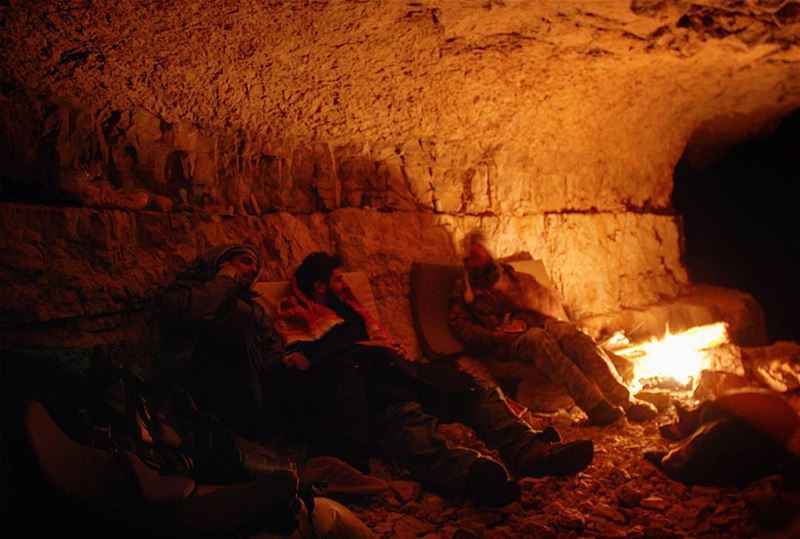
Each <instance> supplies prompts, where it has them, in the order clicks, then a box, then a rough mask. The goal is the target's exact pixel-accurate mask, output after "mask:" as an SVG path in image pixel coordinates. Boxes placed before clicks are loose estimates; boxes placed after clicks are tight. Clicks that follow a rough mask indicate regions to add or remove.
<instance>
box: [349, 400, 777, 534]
mask: <svg viewBox="0 0 800 539" xmlns="http://www.w3.org/2000/svg"><path fill="white" fill-rule="evenodd" d="M531 419H532V420H533V421H536V422H538V423H539V424H543V423H545V422H546V421H550V422H552V423H554V424H556V425H557V426H558V428H559V430H560V431H561V433H562V435H563V437H564V438H565V439H566V440H574V439H577V438H591V439H592V440H594V442H595V451H596V453H595V459H594V462H593V463H592V464H591V465H590V466H589V467H588V468H587V469H586V470H585V471H584V472H583V473H580V474H579V475H577V476H576V477H570V478H563V479H562V478H544V479H523V480H522V481H521V486H522V499H521V500H520V501H519V502H518V503H513V504H510V505H508V506H507V507H504V508H501V509H486V508H478V507H474V506H472V505H470V503H469V502H465V503H463V504H459V503H457V501H452V500H447V499H443V498H441V497H440V496H437V495H435V494H431V493H428V492H424V491H421V489H420V485H419V483H417V482H415V481H410V480H395V481H393V482H392V487H393V492H392V493H391V494H389V495H388V496H387V497H386V498H385V499H376V500H373V501H371V502H369V503H367V504H366V505H351V507H353V509H354V511H355V512H356V513H357V514H358V515H359V516H360V517H361V518H362V519H363V520H364V521H365V522H366V523H367V524H368V525H369V526H370V527H371V528H372V530H373V531H374V532H375V533H376V534H377V535H378V536H379V537H387V538H388V537H400V538H405V537H426V538H431V539H432V538H434V537H444V538H462V539H465V538H473V537H487V538H494V537H496V538H520V537H606V538H615V537H620V538H622V537H643V538H645V537H646V538H656V537H756V536H764V537H769V536H770V532H767V531H766V530H764V529H762V528H760V527H759V524H758V523H757V522H756V520H755V518H754V516H753V513H752V512H751V511H749V510H748V506H747V499H748V498H752V495H751V491H752V490H753V486H751V487H750V488H749V489H747V490H745V491H742V490H736V489H730V488H716V487H702V486H687V485H683V484H681V483H678V482H675V481H672V480H670V479H669V478H667V477H666V476H664V475H663V474H661V473H660V472H659V471H658V470H657V469H656V468H655V467H653V466H652V465H651V464H649V463H648V462H647V461H645V460H644V458H643V453H644V452H645V451H646V450H650V449H660V450H666V449H668V448H669V447H670V443H669V442H668V441H666V440H664V439H662V438H661V437H660V435H659V433H658V424H659V423H662V422H665V421H666V420H667V419H668V416H667V415H666V414H662V416H661V417H659V419H658V420H657V421H653V422H650V423H647V424H644V425H641V424H626V423H622V424H617V425H613V426H611V427H606V428H594V427H582V426H577V425H572V424H570V423H572V418H571V417H570V416H568V415H567V414H565V413H563V412H562V413H561V414H559V415H555V416H550V417H548V418H544V417H536V416H534V417H532V418H531ZM442 428H443V430H444V431H445V433H446V434H447V435H448V436H449V437H451V438H454V439H455V440H458V441H461V442H462V443H467V444H472V445H475V444H476V443H477V444H479V442H475V441H474V438H471V437H470V436H471V435H470V433H469V431H468V430H467V429H465V428H463V427H460V426H458V425H446V426H443V427H442ZM380 473H381V472H379V474H380ZM783 536H784V535H781V537H783Z"/></svg>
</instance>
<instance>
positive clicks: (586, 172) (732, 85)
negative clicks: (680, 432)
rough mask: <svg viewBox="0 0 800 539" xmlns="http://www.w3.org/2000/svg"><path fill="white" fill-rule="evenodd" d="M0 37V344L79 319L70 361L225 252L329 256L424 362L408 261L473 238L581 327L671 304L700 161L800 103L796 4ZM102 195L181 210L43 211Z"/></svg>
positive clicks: (715, 2)
mask: <svg viewBox="0 0 800 539" xmlns="http://www.w3.org/2000/svg"><path fill="white" fill-rule="evenodd" d="M0 21H1V22H2V28H3V29H4V32H3V37H0V58H1V59H2V110H0V154H1V156H2V159H1V160H0V167H2V174H1V175H2V176H3V177H4V178H5V179H7V180H9V181H8V182H4V192H3V197H4V200H5V201H8V200H9V193H11V194H13V196H12V197H11V200H15V201H17V202H22V203H23V204H10V203H5V204H3V207H2V210H0V217H1V218H2V224H3V238H2V243H0V248H1V249H2V252H0V254H1V255H2V259H1V260H0V275H1V276H2V277H0V287H1V288H0V290H2V300H3V301H2V304H3V305H2V310H3V325H4V326H5V327H14V328H17V329H18V330H19V331H23V329H24V328H31V327H34V326H36V325H43V326H42V327H45V326H46V325H47V324H61V325H60V326H59V327H67V326H68V325H69V324H68V323H67V321H73V322H75V323H74V324H73V325H72V326H70V327H71V328H73V329H71V330H69V331H67V330H65V333H63V334H64V335H66V334H69V335H70V338H71V339H74V340H75V341H76V342H78V341H80V340H81V339H82V338H84V337H86V335H87V331H88V330H86V329H85V328H86V327H92V328H95V329H93V330H92V331H95V330H97V332H98V333H96V334H95V337H96V338H97V339H99V340H102V339H104V338H106V337H107V335H106V334H105V333H103V332H104V331H106V330H108V331H109V332H112V333H113V331H114V330H115V328H118V327H120V326H122V325H124V320H122V321H121V319H120V316H123V315H122V314H120V313H126V312H133V311H135V310H136V309H139V308H140V307H141V306H143V305H145V304H146V302H147V301H148V299H149V298H150V297H152V293H153V292H154V290H155V288H156V287H157V286H158V284H159V283H160V282H162V281H163V280H164V279H166V278H170V277H171V276H173V275H174V274H175V273H176V272H177V271H178V270H179V269H181V268H182V267H184V266H185V265H186V264H188V262H189V261H190V260H191V259H192V258H193V257H194V256H195V255H196V254H197V253H198V252H200V251H202V250H203V249H205V248H206V247H207V246H210V245H213V244H216V243H218V242H220V241H227V240H230V241H234V240H235V241H238V240H242V239H247V240H249V241H251V242H253V243H255V244H257V245H258V246H259V248H260V249H261V250H262V252H263V254H264V255H265V256H266V257H268V258H269V259H270V260H272V261H274V262H273V263H272V264H269V265H268V269H267V277H285V276H286V275H288V273H289V271H290V270H291V268H292V267H293V266H294V265H295V264H296V263H298V262H299V261H300V260H301V259H302V257H303V256H304V255H305V254H307V253H308V252H310V251H312V250H315V249H320V248H324V249H334V248H338V249H340V250H341V251H342V252H343V253H344V254H345V257H346V259H347V261H348V264H349V265H350V266H351V267H354V268H355V267H362V268H364V269H366V271H367V272H368V273H369V275H370V277H371V278H372V281H373V284H374V286H375V289H376V292H377V295H378V297H379V298H380V299H381V300H383V301H382V309H384V312H383V313H382V314H384V315H385V316H384V317H385V318H386V320H387V321H388V322H389V323H390V325H391V326H392V330H393V331H394V332H395V333H397V334H398V336H400V337H401V339H402V340H403V341H404V342H405V343H406V344H407V345H408V346H409V347H411V348H412V349H415V343H414V339H413V335H412V334H411V327H410V323H409V322H410V321H409V313H408V304H407V294H408V271H409V269H410V264H411V262H412V261H413V260H425V261H450V262H455V261H456V260H457V249H456V245H457V244H458V242H459V239H460V238H461V237H462V236H463V234H464V233H465V232H466V231H467V230H469V229H470V228H472V227H474V226H482V227H484V228H485V229H487V232H489V234H490V235H491V236H492V237H494V238H495V240H496V251H497V254H498V255H509V254H513V253H517V252H520V251H528V252H530V253H531V254H533V255H534V256H536V257H541V258H543V259H544V260H545V263H546V264H547V266H548V268H550V270H551V273H552V274H553V278H554V282H555V285H556V287H557V288H558V290H559V291H560V292H561V293H562V295H563V296H564V298H565V300H566V302H567V304H568V307H569V308H570V309H571V311H572V312H573V315H574V316H576V317H584V316H590V315H597V314H601V313H608V312H612V311H616V310H619V309H623V308H626V307H642V306H646V305H649V304H651V303H654V302H656V301H658V300H660V299H664V298H671V297H674V296H676V295H678V294H679V293H680V292H681V290H682V289H683V288H684V287H685V285H686V283H687V276H686V272H685V270H684V268H683V266H682V264H681V261H680V242H681V234H680V220H679V217H677V216H674V215H673V211H672V209H671V206H670V202H669V196H670V193H671V189H672V171H673V168H674V165H675V163H676V162H677V160H678V159H679V157H680V155H681V153H682V151H683V149H684V147H685V145H686V143H687V141H689V140H690V139H691V137H692V136H693V134H694V133H696V132H698V131H702V132H714V133H717V131H719V130H720V129H722V130H723V131H724V130H725V127H724V126H726V125H729V126H738V127H737V129H740V126H741V124H742V123H746V122H745V121H744V120H742V119H747V121H749V119H752V118H757V119H759V121H763V122H769V121H773V120H774V118H776V117H780V116H781V115H783V114H786V113H787V112H788V111H790V110H792V109H793V108H796V107H798V106H800V52H798V51H800V3H798V2H796V1H787V0H782V1H781V0H736V1H731V0H705V1H703V2H700V1H696V2H691V1H676V2H665V1H662V0H634V1H633V2H628V1H617V0H613V1H604V2H581V1H568V0H564V1H557V2H556V1H523V0H504V1H495V0H492V1H488V2H487V1H485V0H441V1H431V0H425V1H422V2H402V1H399V0H398V1H389V2H359V1H356V0H328V1H322V0H315V1H310V0H309V1H296V2H295V1H292V2H264V3H254V2H236V1H234V2H212V1H210V0H202V1H193V2H179V3H160V2H154V3H125V2H112V1H110V0H99V1H94V2H91V3H89V2H67V1H54V2H32V1H12V2H8V3H7V4H4V5H2V6H0ZM720 118H722V119H725V121H720ZM737 119H738V120H737ZM708 126H713V129H712V128H711V127H708ZM720 126H723V127H720ZM731 129H733V128H731ZM725 135H726V133H718V136H720V137H724V136H725ZM727 135H728V136H733V135H730V133H728V134H727ZM715 136H717V135H715ZM96 181H100V182H106V183H108V185H111V186H113V187H114V188H115V189H118V190H119V193H120V194H121V195H120V196H122V195H130V194H131V193H136V192H137V190H146V191H148V192H151V193H157V194H159V195H162V196H164V197H166V198H168V199H169V200H171V201H172V203H173V204H174V205H175V207H174V211H173V212H172V213H169V212H166V213H164V212H152V211H133V210H132V208H133V206H128V207H127V210H125V211H123V210H120V209H119V206H120V205H119V204H117V203H115V202H114V200H111V201H110V202H108V201H106V202H100V203H98V202H97V200H95V201H94V202H93V203H92V204H90V205H95V206H97V205H100V206H103V205H105V206H110V207H112V208H114V207H116V208H117V209H97V208H53V207H43V206H41V204H50V205H61V206H65V205H66V206H70V205H80V204H81V200H80V197H77V199H76V197H75V196H74V192H75V186H76V185H81V184H83V183H86V182H96ZM7 185H13V186H15V187H14V189H15V191H14V192H13V193H12V191H11V190H9V188H8V187H7ZM115 192H117V191H115ZM20 193H21V194H20ZM434 197H435V198H436V199H437V200H438V203H437V204H434ZM83 202H84V203H85V202H86V201H85V200H84V201H83ZM31 203H33V204H34V205H31ZM35 204H40V205H35ZM162 206H163V205H162ZM162 206H159V207H162ZM138 208H139V206H136V209H137V210H138ZM162 209H164V208H162ZM434 210H437V212H434ZM104 317H107V319H108V322H107V323H105V322H103V323H100V322H98V320H101V319H102V320H106V318H104ZM59 321H60V322H59ZM90 321H91V323H89V322H90ZM79 322H80V323H79ZM31 324H33V326H31ZM65 324H66V325H65ZM86 324H89V326H86ZM104 324H105V325H104ZM47 327H50V326H47ZM20 328H23V329H20ZM82 328H83V329H82ZM27 330H28V329H24V331H27ZM24 331H23V332H24ZM88 332H89V333H90V331H88ZM59 335H62V333H59ZM97 335H101V336H99V337H98V336H97ZM86 338H89V337H86ZM92 338H94V337H92ZM109 338H110V337H109Z"/></svg>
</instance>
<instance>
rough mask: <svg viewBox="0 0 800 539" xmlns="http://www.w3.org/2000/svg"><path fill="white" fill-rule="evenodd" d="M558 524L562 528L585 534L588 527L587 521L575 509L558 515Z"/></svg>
mask: <svg viewBox="0 0 800 539" xmlns="http://www.w3.org/2000/svg"><path fill="white" fill-rule="evenodd" d="M556 522H557V524H558V526H559V527H560V528H564V529H567V530H573V531H576V532H578V533H581V532H583V529H584V528H585V527H586V519H584V518H583V515H582V514H581V513H580V512H578V511H576V510H575V509H565V510H564V512H563V513H561V514H560V515H558V518H557V519H556Z"/></svg>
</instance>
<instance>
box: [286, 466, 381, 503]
mask: <svg viewBox="0 0 800 539" xmlns="http://www.w3.org/2000/svg"><path fill="white" fill-rule="evenodd" d="M300 481H301V482H302V483H304V484H307V485H311V484H314V485H318V486H320V487H321V488H322V489H324V492H325V493H327V494H330V495H335V494H344V495H363V496H370V495H375V494H380V493H381V492H384V491H386V490H387V489H388V488H389V484H388V483H386V481H383V480H382V479H378V478H377V477H372V476H369V475H366V474H363V473H361V472H360V471H358V470H356V469H355V468H353V467H352V466H350V465H349V464H347V463H346V462H344V461H343V460H339V459H337V458H335V457H327V456H320V457H312V458H310V459H308V460H307V461H306V463H305V465H304V466H303V468H302V471H301V472H300Z"/></svg>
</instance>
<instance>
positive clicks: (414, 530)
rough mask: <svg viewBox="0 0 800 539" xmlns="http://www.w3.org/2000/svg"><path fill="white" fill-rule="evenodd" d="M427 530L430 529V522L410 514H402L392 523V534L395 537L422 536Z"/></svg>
mask: <svg viewBox="0 0 800 539" xmlns="http://www.w3.org/2000/svg"><path fill="white" fill-rule="evenodd" d="M429 531H431V526H430V524H426V523H425V522H422V521H421V520H419V519H418V518H416V517H412V516H411V515H406V516H404V517H403V518H401V519H400V520H398V521H397V522H396V523H395V525H394V534H395V536H397V537H422V536H423V535H425V534H426V533H428V532H429Z"/></svg>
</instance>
